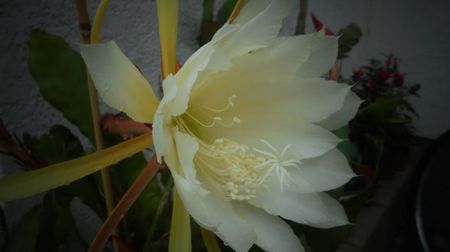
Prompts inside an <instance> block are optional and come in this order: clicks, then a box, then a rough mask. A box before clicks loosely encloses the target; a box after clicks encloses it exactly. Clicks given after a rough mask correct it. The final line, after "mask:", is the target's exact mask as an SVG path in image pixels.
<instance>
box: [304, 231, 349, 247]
mask: <svg viewBox="0 0 450 252" xmlns="http://www.w3.org/2000/svg"><path fill="white" fill-rule="evenodd" d="M302 230H303V233H304V235H305V239H306V241H307V242H308V245H309V247H310V251H314V252H329V251H335V250H336V249H337V248H338V247H339V246H340V245H341V244H342V243H343V242H344V241H346V240H347V238H348V236H349V234H350V231H351V226H350V225H346V226H340V227H334V228H329V229H320V228H313V227H309V226H303V227H302Z"/></svg>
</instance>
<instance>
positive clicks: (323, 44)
mask: <svg viewBox="0 0 450 252" xmlns="http://www.w3.org/2000/svg"><path fill="white" fill-rule="evenodd" d="M337 40H338V38H337V37H333V36H326V35H325V34H324V31H320V32H316V33H313V37H312V40H311V45H310V48H309V49H308V52H309V57H308V59H307V60H306V61H305V62H303V64H302V65H301V66H300V69H299V70H298V72H297V76H298V77H300V78H308V77H320V76H322V75H324V74H326V73H327V72H328V71H329V70H330V69H331V67H332V66H333V64H334V63H335V62H336V57H337V53H338V41H337Z"/></svg>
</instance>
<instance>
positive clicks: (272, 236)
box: [234, 203, 305, 252]
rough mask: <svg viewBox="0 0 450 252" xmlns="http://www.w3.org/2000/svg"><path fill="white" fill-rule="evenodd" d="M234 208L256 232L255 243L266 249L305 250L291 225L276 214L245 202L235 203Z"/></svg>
mask: <svg viewBox="0 0 450 252" xmlns="http://www.w3.org/2000/svg"><path fill="white" fill-rule="evenodd" d="M234 207H235V209H236V210H237V212H238V213H239V214H240V215H241V216H242V218H243V219H245V220H246V221H247V222H248V223H249V224H250V225H252V226H253V229H254V230H255V233H256V244H257V245H258V246H259V247H261V248H263V249H264V250H266V251H273V252H294V251H299V252H301V251H305V250H304V248H303V246H302V245H301V243H300V241H299V239H298V238H297V236H296V235H295V234H294V232H293V231H292V229H291V227H289V225H288V224H287V223H286V222H284V221H283V220H281V219H280V218H279V217H278V216H273V215H270V214H268V213H266V212H265V211H263V210H262V209H259V208H256V207H253V206H251V205H248V204H245V203H235V204H234Z"/></svg>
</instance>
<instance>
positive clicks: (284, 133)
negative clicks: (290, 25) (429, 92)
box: [0, 0, 360, 251]
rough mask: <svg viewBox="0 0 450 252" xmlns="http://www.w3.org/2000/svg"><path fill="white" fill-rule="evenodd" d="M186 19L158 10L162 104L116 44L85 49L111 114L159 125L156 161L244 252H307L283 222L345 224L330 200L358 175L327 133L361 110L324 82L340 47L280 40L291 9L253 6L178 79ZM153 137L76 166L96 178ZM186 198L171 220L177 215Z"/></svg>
mask: <svg viewBox="0 0 450 252" xmlns="http://www.w3.org/2000/svg"><path fill="white" fill-rule="evenodd" d="M242 3H243V2H242V1H239V2H238V5H242ZM177 8H178V5H177V3H176V1H159V2H158V15H159V21H160V35H161V50H162V63H163V75H164V81H163V91H164V96H163V99H162V100H161V101H160V102H159V101H158V100H157V99H156V98H155V96H154V94H153V91H152V89H151V87H150V85H149V83H148V82H147V81H146V80H145V78H144V77H143V76H142V75H141V73H140V72H139V70H138V69H137V68H136V67H135V66H134V65H133V63H131V61H130V60H128V59H127V57H126V56H125V55H124V54H123V53H122V52H121V50H120V49H119V48H118V47H117V45H116V44H115V43H114V42H107V43H104V44H93V45H83V46H82V48H81V49H82V50H81V52H82V56H83V58H84V60H85V62H86V65H87V67H88V70H89V73H90V74H91V76H92V79H93V81H94V83H95V86H96V88H97V90H98V91H99V94H100V96H101V97H102V98H103V100H104V101H105V102H106V103H107V104H109V105H110V106H111V107H114V108H116V109H118V110H120V111H123V112H125V113H126V114H128V115H129V116H130V117H131V118H133V119H134V120H136V121H139V122H144V123H153V132H152V134H153V139H154V146H155V151H156V153H157V156H158V160H159V161H160V162H162V161H164V162H166V164H167V165H168V167H169V169H170V171H171V173H172V175H173V177H174V180H175V186H176V189H177V191H178V194H179V198H181V200H182V203H183V206H184V207H185V208H186V209H187V211H188V212H189V214H190V215H191V216H192V217H193V218H194V219H195V220H196V221H197V223H198V224H199V225H201V226H202V227H203V228H205V229H208V230H211V231H212V232H214V233H215V234H216V235H217V236H219V237H220V238H221V239H222V240H223V241H224V242H225V243H226V244H228V245H229V246H231V247H232V248H233V249H235V250H237V251H246V250H248V249H249V248H250V247H251V246H252V245H253V244H257V245H258V246H260V247H261V248H263V249H265V250H268V251H301V250H303V248H302V246H301V244H300V242H299V240H298V238H297V237H296V236H295V235H294V233H293V232H292V230H291V229H290V227H289V226H288V224H286V223H285V222H284V221H283V220H282V219H281V218H280V217H282V218H284V219H288V220H292V221H295V222H298V223H303V224H307V225H310V226H315V227H322V228H328V227H333V226H338V225H345V224H347V223H348V221H347V217H346V215H345V212H344V210H343V208H342V207H341V206H340V204H339V203H338V202H337V201H336V200H334V199H332V198H331V197H329V196H328V195H327V194H326V193H324V191H327V190H331V189H334V188H336V187H339V186H341V185H343V184H344V183H346V182H347V181H348V180H349V179H350V178H351V177H353V176H354V174H353V172H352V170H351V169H350V167H349V166H348V164H347V161H346V159H345V157H344V156H343V155H342V154H341V153H340V152H339V151H338V150H337V149H336V145H337V143H338V142H339V141H340V139H338V138H337V137H336V136H335V135H334V134H332V133H331V132H330V131H331V130H333V129H337V128H339V127H341V126H343V125H345V124H346V123H347V122H348V121H349V120H350V119H351V118H352V117H353V116H354V115H355V113H356V110H357V108H358V106H359V103H360V101H359V99H358V98H357V97H356V95H354V94H353V93H352V92H350V87H349V86H347V85H343V84H337V83H335V82H333V81H327V80H325V79H323V78H321V76H322V75H324V74H325V73H326V72H327V71H328V70H329V69H330V67H331V66H332V64H333V63H334V61H335V59H336V55H337V39H336V38H335V37H329V36H325V34H323V32H318V33H312V34H308V35H300V36H289V37H277V35H278V32H279V30H280V28H281V23H282V20H283V18H285V17H286V16H287V15H288V13H289V10H290V9H291V8H292V1H291V0H272V1H260V0H250V1H245V3H244V5H243V7H242V9H241V11H240V13H239V15H238V16H237V17H235V18H234V19H233V20H232V22H231V21H230V22H229V23H227V24H225V25H224V26H223V27H222V28H221V29H220V30H219V31H218V32H217V33H216V35H215V36H214V37H213V38H212V40H211V42H209V43H207V44H206V45H204V46H203V47H202V48H200V49H199V50H198V51H197V52H196V53H194V55H192V56H191V57H190V58H189V59H188V60H187V61H186V62H185V64H184V65H183V67H182V68H181V69H180V70H179V71H178V72H177V73H174V69H175V38H176V35H175V34H176V29H174V27H176V22H177V19H176V18H175V19H174V18H173V11H177ZM144 137H145V135H144V136H143V137H140V138H139V139H136V140H135V143H138V144H139V147H136V148H134V149H133V150H131V148H130V147H129V146H130V144H131V143H132V142H131V141H133V140H130V141H128V142H126V143H124V144H122V145H123V147H122V148H126V149H127V150H126V151H125V150H124V151H121V150H120V148H119V147H116V149H117V150H116V149H114V151H108V150H106V151H104V152H100V153H99V154H94V155H97V156H99V157H102V158H103V159H101V160H100V161H99V162H97V163H96V166H95V167H94V164H93V163H94V161H92V160H93V157H94V156H92V157H90V158H88V157H86V158H84V159H83V158H82V159H81V160H79V161H78V162H77V161H76V160H75V161H70V162H69V163H67V165H71V168H70V167H69V168H70V169H72V170H74V169H75V168H76V167H78V166H81V165H82V164H85V165H86V166H88V167H89V165H91V167H93V168H92V169H91V171H94V170H95V169H99V168H98V167H99V166H101V165H107V164H108V163H111V162H115V161H117V160H118V159H119V158H123V157H124V156H126V155H129V154H130V153H132V152H136V151H139V150H142V149H143V147H144V148H145V146H148V145H149V143H150V141H149V140H145V141H144V140H143V139H144ZM113 148H114V147H113ZM122 152H123V153H122ZM119 154H120V155H121V156H120V155H119ZM108 155H110V156H111V158H109V159H108V158H107V157H108ZM114 155H117V156H115V157H113V156H114ZM106 159H107V160H106ZM105 160H106V161H105ZM91 163H92V164H91ZM52 168H53V169H56V168H58V167H56V168H55V167H52ZM94 168H95V169H94ZM58 169H60V170H61V167H59V168H58ZM85 169H87V168H85ZM47 170H48V169H47ZM78 175H79V174H78ZM78 175H77V176H78ZM36 176H42V174H41V175H36ZM17 180H18V179H16V180H14V179H12V180H10V181H9V182H5V183H3V185H2V184H0V189H3V190H5V188H7V189H8V185H9V186H11V185H12V184H13V181H17ZM35 180H36V179H35ZM66 182H67V181H66ZM58 183H59V182H58ZM5 184H6V185H5ZM36 184H38V185H39V186H40V187H39V190H42V189H44V187H45V186H43V185H42V182H36ZM1 186H3V187H1ZM54 186H56V184H54ZM50 187H51V186H47V187H46V188H50ZM10 188H12V187H10ZM11 190H13V189H11ZM37 190H38V189H36V190H34V191H37ZM0 191H1V190H0ZM29 193H30V192H22V193H21V194H20V195H22V196H23V195H26V194H29ZM178 194H175V197H174V204H175V206H174V209H175V210H174V212H176V211H180V210H176V209H179V206H180V205H179V202H178V200H179V198H178ZM17 195H19V194H17ZM1 196H2V197H4V198H7V196H5V195H4V194H3V195H1ZM177 202H178V203H177ZM177 204H178V205H177ZM176 216H178V217H179V216H182V213H181V215H176V214H174V218H175V217H176ZM181 219H183V218H181ZM184 219H185V220H186V219H187V221H188V220H189V218H184ZM173 223H176V222H173ZM177 225H178V224H177ZM172 231H173V232H174V229H172ZM172 235H173V234H171V237H172ZM171 243H172V242H171ZM174 243H176V242H174ZM180 243H181V241H180ZM185 249H186V248H184V250H185ZM172 250H173V251H176V249H172Z"/></svg>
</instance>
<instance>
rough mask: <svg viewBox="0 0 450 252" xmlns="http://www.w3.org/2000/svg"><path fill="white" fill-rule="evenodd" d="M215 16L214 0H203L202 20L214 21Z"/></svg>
mask: <svg viewBox="0 0 450 252" xmlns="http://www.w3.org/2000/svg"><path fill="white" fill-rule="evenodd" d="M213 18H214V0H203V17H202V20H203V21H205V20H208V21H213Z"/></svg>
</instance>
